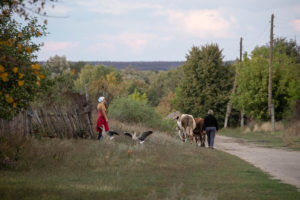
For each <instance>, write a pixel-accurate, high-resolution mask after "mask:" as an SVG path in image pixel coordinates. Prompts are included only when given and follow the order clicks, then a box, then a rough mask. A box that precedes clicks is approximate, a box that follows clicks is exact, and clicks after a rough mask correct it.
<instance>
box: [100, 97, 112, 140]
mask: <svg viewBox="0 0 300 200" xmlns="http://www.w3.org/2000/svg"><path fill="white" fill-rule="evenodd" d="M98 102H99V103H98V105H97V110H98V119H97V132H98V140H100V139H101V137H102V132H103V128H104V129H105V131H106V132H107V131H109V127H108V119H107V115H106V104H107V102H106V99H105V97H102V96H101V97H99V99H98Z"/></svg>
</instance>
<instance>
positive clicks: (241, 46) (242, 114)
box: [239, 38, 244, 127]
mask: <svg viewBox="0 0 300 200" xmlns="http://www.w3.org/2000/svg"><path fill="white" fill-rule="evenodd" d="M242 52H243V38H241V40H240V62H239V64H240V65H241V63H242V56H243V55H242ZM241 127H244V113H243V111H241Z"/></svg>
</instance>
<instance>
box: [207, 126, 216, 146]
mask: <svg viewBox="0 0 300 200" xmlns="http://www.w3.org/2000/svg"><path fill="white" fill-rule="evenodd" d="M205 131H206V135H207V143H208V147H211V148H213V147H214V142H215V135H216V127H206V129H205Z"/></svg>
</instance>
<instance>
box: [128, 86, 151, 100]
mask: <svg viewBox="0 0 300 200" xmlns="http://www.w3.org/2000/svg"><path fill="white" fill-rule="evenodd" d="M129 97H130V98H131V99H132V100H134V101H137V102H141V103H143V104H147V103H148V98H147V94H146V93H143V94H141V93H139V92H138V91H137V90H136V89H135V90H134V92H133V93H132V94H131V95H129Z"/></svg>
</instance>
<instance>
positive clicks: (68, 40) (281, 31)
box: [38, 0, 300, 61]
mask: <svg viewBox="0 0 300 200" xmlns="http://www.w3.org/2000/svg"><path fill="white" fill-rule="evenodd" d="M54 5H55V7H54V8H52V7H51V6H48V7H46V11H47V13H48V15H49V17H47V18H46V19H47V21H48V26H47V32H49V34H48V35H47V36H45V37H43V38H42V39H41V41H40V42H43V43H44V46H43V47H42V48H41V51H40V52H39V53H38V60H40V61H45V60H48V59H49V58H50V57H51V56H54V55H59V56H66V57H67V60H70V61H184V60H185V59H186V55H187V54H188V53H189V51H190V50H191V48H192V46H198V47H201V46H203V45H207V44H212V43H214V44H215V43H217V44H218V45H219V48H220V49H222V52H223V56H224V59H223V60H224V61H228V60H234V59H236V58H238V56H239V41H240V37H243V52H245V51H247V52H248V53H251V51H252V50H253V49H254V48H255V46H261V45H264V44H266V43H268V42H269V37H270V19H271V14H272V13H273V14H274V15H275V19H274V25H275V27H274V37H275V38H276V37H286V38H288V39H296V40H298V41H299V40H300V1H299V0H58V2H57V3H55V4H54ZM298 43H299V42H298Z"/></svg>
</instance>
